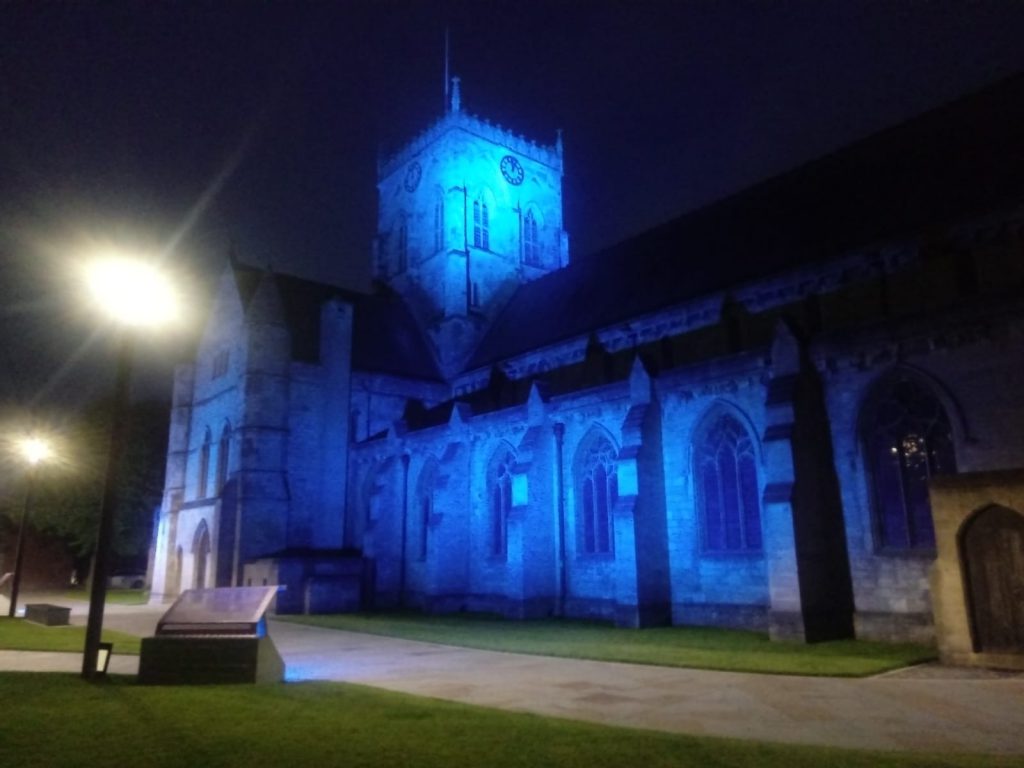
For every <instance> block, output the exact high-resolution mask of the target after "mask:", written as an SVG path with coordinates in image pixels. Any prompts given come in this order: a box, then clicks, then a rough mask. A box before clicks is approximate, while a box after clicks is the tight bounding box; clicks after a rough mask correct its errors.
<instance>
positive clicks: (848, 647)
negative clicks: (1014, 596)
mask: <svg viewBox="0 0 1024 768" xmlns="http://www.w3.org/2000/svg"><path fill="white" fill-rule="evenodd" d="M279 618H286V619H287V620H288V621H295V622H300V623H304V624H315V625H316V626H320V627H330V628H333V629H347V630H351V631H353V632H367V633H370V634H376V635H388V636H391V637H402V638H406V639H409V640H424V641H427V642H432V643H443V644H445V645H459V646H464V647H467V648H483V649H486V650H493V651H512V652H515V653H533V654H538V655H542V656H568V657H571V658H579V659H597V660H600V661H625V662H632V663H635V664H655V665H660V666H667V667H696V668H700V669H720V670H730V671H734V672H765V673H771V674H793V675H834V676H841V677H860V676H865V675H873V674H877V673H879V672H884V671H886V670H889V669H897V668H899V667H904V666H907V665H908V664H914V663H917V662H921V661H927V660H929V659H933V658H935V649H934V648H930V647H928V646H921V645H912V644H899V645H897V644H889V643H872V642H867V641H864V640H842V641H837V642H830V643H815V644H812V645H805V644H801V643H781V642H771V641H769V640H768V638H767V636H766V635H762V634H759V633H757V632H740V631H736V630H726V629H709V628H703V627H662V628H654V629H642V630H635V629H617V628H615V627H612V626H609V625H607V624H599V623H595V622H585V621H565V620H543V621H506V620H503V619H498V618H488V617H481V616H471V615H455V616H452V615H449V616H425V615H420V614H404V613H403V614H343V615H335V616H287V617H279Z"/></svg>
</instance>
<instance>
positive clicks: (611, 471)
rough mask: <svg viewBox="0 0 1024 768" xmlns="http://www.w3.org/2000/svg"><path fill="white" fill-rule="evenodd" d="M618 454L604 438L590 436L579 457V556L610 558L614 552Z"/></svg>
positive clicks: (617, 494)
mask: <svg viewBox="0 0 1024 768" xmlns="http://www.w3.org/2000/svg"><path fill="white" fill-rule="evenodd" d="M617 458H618V456H617V453H616V451H615V446H613V445H612V443H611V440H609V439H608V438H607V437H605V436H604V435H603V434H600V433H597V434H594V435H591V436H590V437H589V438H588V439H587V440H586V441H585V442H584V447H583V450H582V453H581V455H580V459H579V464H578V470H577V476H578V478H579V490H578V493H579V497H578V502H577V505H578V506H577V510H578V514H577V518H576V526H577V541H578V542H579V548H580V552H581V553H583V554H588V555H600V554H611V553H612V552H613V549H614V536H613V529H612V510H613V509H614V507H615V501H616V500H617V499H618V496H619V483H618V475H617V474H616V470H615V467H616V461H617Z"/></svg>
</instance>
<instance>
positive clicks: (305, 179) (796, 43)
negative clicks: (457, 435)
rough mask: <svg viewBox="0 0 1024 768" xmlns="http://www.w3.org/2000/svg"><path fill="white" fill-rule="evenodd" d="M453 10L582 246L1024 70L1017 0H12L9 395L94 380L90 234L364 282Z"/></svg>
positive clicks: (8, 60) (1, 174)
mask: <svg viewBox="0 0 1024 768" xmlns="http://www.w3.org/2000/svg"><path fill="white" fill-rule="evenodd" d="M446 24H447V25H448V26H449V27H450V29H451V69H452V73H453V74H458V75H460V76H461V77H462V81H463V106H464V108H465V109H467V110H468V111H471V112H474V113H476V114H479V115H481V116H484V117H487V118H489V119H491V120H492V121H495V122H500V123H502V124H504V125H507V126H510V127H512V128H513V129H515V130H517V131H519V132H522V133H524V134H526V135H527V136H528V137H530V138H534V139H537V140H540V141H543V142H551V141H553V139H554V135H555V130H556V129H557V128H562V129H564V136H565V152H566V177H565V211H566V216H565V219H566V226H567V229H568V230H569V232H570V235H571V238H572V241H571V242H572V256H573V257H574V258H583V257H585V256H586V254H588V253H590V252H593V251H595V250H597V249H600V248H601V247H603V246H606V245H610V244H611V243H613V242H615V241H617V240H620V239H622V238H624V237H626V236H628V235H630V234H632V233H634V232H637V231H640V230H642V229H644V228H646V227H649V226H650V225H652V224H655V223H657V222H659V221H662V220H664V219H666V218H669V217H671V216H673V215H675V214H678V213H681V212H683V211H685V210H688V209H691V208H693V207H696V206H698V205H700V204H702V203H706V202H709V201H711V200H713V199H716V198H719V197H722V196H724V195H726V194H728V193H730V192H733V191H736V190H738V189H740V188H742V187H744V186H746V185H749V184H750V183H752V182H754V181H757V180H759V179H761V178H764V177H766V176H770V175H773V174H775V173H778V172H780V171H783V170H786V169H787V168H790V167H792V166H794V165H796V164H798V163H800V162H803V161H806V160H809V159H812V158H814V157H816V156H820V155H821V154H823V153H825V152H827V151H829V150H831V149H834V148H836V147H839V146H841V145H843V144H846V143H849V142H850V141H851V140H853V139H856V138H859V137H861V136H864V135H866V134H868V133H871V132H873V131H875V130H877V129H879V128H882V127H884V126H886V125H889V124H892V123H895V122H898V121H900V120H902V119H904V118H906V117H909V116H910V115H913V114H915V113H918V112H920V111H923V110H925V109H927V108H929V107H932V106H935V105H937V104H940V103H942V102H944V101H948V100H950V99H952V98H954V97H956V96H958V95H960V94H962V93H965V92H967V91H970V90H973V89H975V88H977V87H979V86H982V85H985V84H987V83H989V82H992V81H994V80H996V79H998V78H1000V77H1002V76H1005V75H1008V74H1011V73H1013V72H1016V71H1018V70H1021V69H1024V46H1022V45H1021V43H1020V41H1021V40H1022V39H1024V4H1022V3H1018V2H1004V3H985V2H971V3H917V2H913V3H912V2H871V3H858V2H854V1H853V0H842V1H841V2H811V1H810V0H808V1H807V2H787V3H769V2H727V1H725V0H719V1H718V2H666V3H660V4H657V3H624V2H615V3H611V2H592V3H582V2H580V3H529V2H519V3H485V2H481V3H449V4H440V3H405V2H377V3H372V4H369V3H363V4H359V3H326V2H319V3H295V2H289V3H283V2H282V3H255V2H216V3H152V2H145V3H141V2H140V3H135V4H119V3H105V4H102V5H100V4H98V3H82V4H75V5H70V6H69V5H60V6H58V5H49V4H42V3H38V2H26V3H8V4H4V5H0V257H2V259H3V262H2V265H3V271H2V272H0V276H2V278H3V282H2V288H0V290H2V294H0V295H2V296H3V300H4V318H5V326H4V327H5V335H6V337H7V338H8V339H9V341H8V342H7V343H6V344H5V345H4V346H5V355H4V357H3V358H0V365H2V366H3V368H4V369H5V373H4V374H0V396H2V397H5V398H6V399H8V400H10V399H12V398H15V399H22V398H24V397H25V393H26V392H28V393H37V394H38V393H39V392H40V391H42V392H44V399H45V397H58V398H59V396H60V393H62V392H66V391H69V390H73V391H74V392H75V393H76V394H78V395H81V385H80V383H79V382H80V381H82V380H85V377H83V376H80V375H79V374H78V373H77V371H78V370H79V369H80V368H81V369H82V370H84V369H85V368H84V366H79V365H78V364H74V365H70V366H69V365H66V362H67V359H68V355H69V354H70V353H71V352H73V351H74V350H75V349H79V348H80V347H81V344H82V343H83V342H84V340H85V339H86V338H87V337H88V336H89V333H90V328H89V327H88V326H89V324H88V320H87V319H86V318H85V316H84V315H83V314H82V313H81V312H77V311H72V310H71V309H70V308H69V300H68V298H67V295H66V294H65V293H63V291H65V290H66V289H67V286H66V284H65V283H64V282H63V281H61V280H60V279H58V276H59V272H60V267H59V263H58V262H59V259H58V257H57V255H56V254H59V253H60V252H61V250H62V249H63V248H65V247H66V246H65V245H64V244H66V243H70V242H73V241H74V239H75V238H76V237H78V236H80V235H81V234H82V233H83V232H86V233H93V234H95V233H104V234H107V233H113V234H114V236H115V237H125V238H129V239H130V238H133V237H136V238H141V239H144V240H150V241H152V242H158V243H168V242H171V241H174V242H176V243H177V247H176V249H175V251H174V255H173V258H174V259H175V261H177V262H179V263H180V264H182V265H183V266H185V267H188V268H189V269H191V270H192V272H193V274H195V275H197V276H198V277H199V278H200V281H201V279H202V277H203V275H205V274H207V273H208V271H209V270H211V269H212V268H213V266H214V265H215V264H216V263H217V259H218V258H219V257H221V256H222V255H223V254H224V253H226V251H227V248H228V246H229V244H230V243H234V244H235V247H236V249H237V252H238V254H239V256H240V257H241V258H243V259H244V260H246V261H250V262H253V263H256V264H267V263H270V264H272V265H273V266H274V267H275V268H277V269H280V270H283V271H290V272H294V273H297V274H299V275H302V276H305V277H312V278H318V279H325V280H331V281H340V282H348V283H352V282H356V283H357V282H359V281H360V280H362V279H364V277H365V274H366V267H367V264H368V258H369V243H370V238H371V237H372V234H373V228H374V219H375V204H376V201H375V187H374V181H375V163H376V157H377V153H378V150H379V148H380V147H393V146H395V145H396V144H398V143H400V142H402V141H403V140H405V139H407V138H409V137H411V136H413V135H414V134H415V133H417V132H418V131H419V130H421V129H422V128H423V127H425V126H426V125H427V124H428V123H429V122H430V121H431V120H432V119H434V118H435V117H436V116H437V115H438V114H439V113H440V111H441V109H442V95H441V94H442V72H443V57H442V40H443V34H444V28H445V25H446ZM177 235H181V237H180V239H178V238H177ZM101 348H102V345H98V346H97V347H95V350H96V351H95V354H99V350H100V349H101ZM92 354H94V353H93V352H90V353H89V354H87V355H85V356H86V357H89V356H91V355H92ZM5 358H6V359H5ZM26 361H32V362H31V363H29V362H26ZM62 364H63V365H64V368H65V370H64V371H63V372H60V373H57V367H58V366H60V365H62ZM12 368H14V369H19V370H21V373H14V372H12V370H11V369H12Z"/></svg>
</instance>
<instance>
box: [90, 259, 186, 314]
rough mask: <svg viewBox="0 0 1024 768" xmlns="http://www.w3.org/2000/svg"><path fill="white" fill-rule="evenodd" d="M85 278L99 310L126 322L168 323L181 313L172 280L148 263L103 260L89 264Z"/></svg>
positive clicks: (126, 260)
mask: <svg viewBox="0 0 1024 768" xmlns="http://www.w3.org/2000/svg"><path fill="white" fill-rule="evenodd" d="M86 279H87V282H88V286H89V291H90V293H91V294H92V297H93V300H94V301H95V302H96V303H97V305H98V306H99V307H100V309H101V310H102V311H104V312H105V313H107V314H108V315H110V316H111V317H112V318H114V319H115V320H117V321H118V322H121V323H124V324H125V325H131V326H159V325H166V324H167V323H169V322H172V321H173V320H174V319H175V318H176V317H177V315H178V302H177V297H176V296H175V295H174V290H173V288H172V287H171V281H170V280H168V279H167V277H166V276H165V275H163V274H162V273H161V272H160V271H159V270H157V269H156V268H155V267H153V266H152V265H150V264H146V263H145V262H141V261H137V260H134V259H129V258H122V257H110V258H105V259H100V260H97V261H95V262H93V263H92V264H91V265H90V266H89V268H88V271H87V278H86Z"/></svg>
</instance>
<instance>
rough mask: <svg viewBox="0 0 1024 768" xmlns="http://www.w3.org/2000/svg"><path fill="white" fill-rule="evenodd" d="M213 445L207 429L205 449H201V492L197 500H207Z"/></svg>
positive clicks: (204, 438)
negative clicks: (211, 447) (211, 448)
mask: <svg viewBox="0 0 1024 768" xmlns="http://www.w3.org/2000/svg"><path fill="white" fill-rule="evenodd" d="M212 443H213V438H212V437H211V435H210V430H209V428H207V430H206V435H205V436H204V437H203V447H202V448H200V449H199V490H198V495H197V498H200V499H205V498H206V487H207V483H208V482H209V479H210V446H211V444H212Z"/></svg>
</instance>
